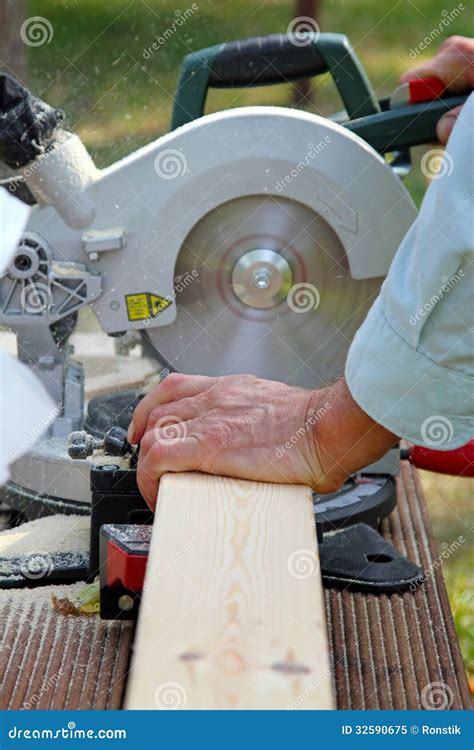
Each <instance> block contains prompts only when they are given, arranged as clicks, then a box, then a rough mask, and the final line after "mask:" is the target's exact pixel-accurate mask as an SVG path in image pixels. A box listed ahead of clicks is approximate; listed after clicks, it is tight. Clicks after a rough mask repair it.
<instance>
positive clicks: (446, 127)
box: [436, 104, 463, 144]
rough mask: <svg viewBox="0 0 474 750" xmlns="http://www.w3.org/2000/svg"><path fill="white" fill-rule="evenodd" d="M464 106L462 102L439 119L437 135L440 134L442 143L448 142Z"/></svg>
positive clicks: (439, 138)
mask: <svg viewBox="0 0 474 750" xmlns="http://www.w3.org/2000/svg"><path fill="white" fill-rule="evenodd" d="M462 107H463V105H462V104H461V105H460V106H459V107H455V109H452V110H451V112H447V113H446V114H445V115H443V116H442V117H441V118H440V119H439V120H438V124H437V125H436V135H437V136H438V140H439V142H440V143H443V144H445V143H446V142H447V140H448V138H449V136H450V135H451V131H452V129H453V128H454V125H455V124H456V120H457V119H458V117H459V113H460V112H461V110H462Z"/></svg>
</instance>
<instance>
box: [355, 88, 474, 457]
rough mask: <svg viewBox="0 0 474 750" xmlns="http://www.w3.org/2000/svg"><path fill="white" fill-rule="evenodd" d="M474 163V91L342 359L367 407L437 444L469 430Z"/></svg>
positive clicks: (472, 425) (394, 427)
mask: <svg viewBox="0 0 474 750" xmlns="http://www.w3.org/2000/svg"><path fill="white" fill-rule="evenodd" d="M437 151H438V150H437V149H436V150H432V151H431V152H428V157H427V159H430V158H436V157H437ZM428 163H429V162H428V161H427V160H425V164H428ZM473 167H474V95H471V96H470V97H469V99H468V101H467V103H466V104H465V106H464V108H463V110H462V112H461V115H460V116H459V118H458V120H457V123H456V125H455V128H454V130H453V132H452V134H451V137H450V139H449V142H448V145H447V148H446V151H445V153H444V157H443V160H442V162H441V165H440V170H439V172H438V174H437V175H436V176H435V178H434V179H433V180H432V182H431V184H430V186H429V188H428V190H427V192H426V195H425V198H424V201H423V204H422V206H421V209H420V214H419V216H418V218H417V219H416V221H415V222H414V224H413V225H412V227H411V228H410V230H409V231H408V233H407V235H406V236H405V239H404V240H403V242H402V244H401V245H400V247H399V249H398V252H397V254H396V256H395V258H394V260H393V263H392V266H391V269H390V272H389V274H388V276H387V278H386V280H385V282H384V284H383V286H382V289H381V292H380V295H379V297H378V298H377V300H376V301H375V303H374V305H373V307H372V308H371V310H370V311H369V314H368V315H367V318H366V320H365V321H364V323H363V324H362V326H361V328H360V329H359V331H358V332H357V334H356V336H355V338H354V341H353V342H352V345H351V348H350V350H349V354H348V358H347V363H346V373H345V374H346V381H347V384H348V387H349V390H350V391H351V394H352V396H353V398H354V399H355V401H357V403H358V404H359V406H360V407H361V408H362V409H363V410H364V411H365V412H366V413H367V414H369V415H370V416H371V417H372V418H373V419H375V420H376V421H377V422H379V423H380V424H382V425H383V426H384V427H386V428H387V429H388V430H390V431H391V432H393V433H395V434H396V435H400V436H401V437H404V438H406V439H407V440H409V441H411V442H412V443H415V444H416V445H425V446H428V447H434V448H438V449H440V450H450V449H453V448H457V447H458V446H461V445H464V444H465V443H467V442H468V441H469V440H471V439H472V438H473V436H474V273H473V270H474V267H473V263H474V200H473Z"/></svg>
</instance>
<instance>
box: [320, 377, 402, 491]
mask: <svg viewBox="0 0 474 750" xmlns="http://www.w3.org/2000/svg"><path fill="white" fill-rule="evenodd" d="M314 398H315V405H316V408H319V409H320V410H321V411H322V405H323V404H324V405H325V406H326V409H325V413H324V416H323V417H322V418H321V419H318V420H317V421H316V422H315V425H314V431H313V441H314V446H315V450H316V453H317V456H318V464H319V465H321V466H323V467H325V470H326V472H327V478H330V479H331V484H334V487H332V486H331V487H326V486H324V488H323V490H322V491H326V492H327V491H331V489H335V488H336V487H337V486H338V485H340V484H341V482H342V481H344V479H345V478H346V477H347V476H349V475H350V474H352V473H354V472H355V471H358V470H360V469H363V468H364V467H365V466H368V465H369V464H371V463H373V462H374V461H377V460H378V459H379V458H381V457H382V456H383V455H385V453H386V452H387V451H388V450H389V449H390V448H392V447H393V445H395V444H396V442H397V440H398V437H397V436H396V435H394V434H393V433H392V432H390V431H389V430H387V429H386V428H385V427H383V426H382V425H381V424H379V423H378V422H376V421H375V420H374V419H372V417H370V416H369V415H368V414H367V413H366V412H365V411H364V410H363V409H362V408H361V407H360V406H359V404H358V403H357V402H356V401H355V400H354V398H353V397H352V395H351V392H350V390H349V388H348V386H347V383H346V380H345V378H344V377H342V378H340V379H339V380H337V381H336V382H335V383H333V384H331V385H330V386H328V387H327V388H323V389H322V390H320V391H316V392H315V395H314Z"/></svg>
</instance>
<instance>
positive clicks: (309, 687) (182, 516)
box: [126, 474, 333, 709]
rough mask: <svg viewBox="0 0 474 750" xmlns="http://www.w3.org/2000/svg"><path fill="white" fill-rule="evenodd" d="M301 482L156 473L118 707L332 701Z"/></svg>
mask: <svg viewBox="0 0 474 750" xmlns="http://www.w3.org/2000/svg"><path fill="white" fill-rule="evenodd" d="M332 707H333V695H332V683H331V674H330V669H329V658H328V646H327V635H326V622H325V614H324V608H323V598H322V589H321V579H320V575H319V569H318V557H317V543H316V536H315V525H314V517H313V511H312V502H311V492H310V490H309V489H308V488H307V487H296V486H285V485H277V484H265V483H260V482H247V481H240V480H235V479H226V478H223V477H211V476H209V475H206V474H168V475H166V476H165V477H163V479H162V480H161V483H160V491H159V495H158V506H157V514H156V519H155V523H154V529H153V538H152V543H151V550H150V556H149V560H148V567H147V577H146V581H145V589H144V593H143V598H142V603H141V609H140V616H139V622H138V632H137V637H136V640H135V646H134V657H133V660H132V668H131V674H130V678H129V682H128V687H127V699H126V708H131V709H175V708H186V709H244V708H245V709H248V708H250V709H285V708H299V709H315V708H332Z"/></svg>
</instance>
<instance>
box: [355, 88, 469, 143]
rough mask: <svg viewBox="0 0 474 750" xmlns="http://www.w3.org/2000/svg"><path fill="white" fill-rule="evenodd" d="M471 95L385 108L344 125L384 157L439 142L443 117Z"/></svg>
mask: <svg viewBox="0 0 474 750" xmlns="http://www.w3.org/2000/svg"><path fill="white" fill-rule="evenodd" d="M470 94H472V91H466V92H465V93H461V94H455V95H453V96H449V95H447V96H443V97H442V98H440V99H435V100H434V101H431V102H420V103H419V104H407V105H406V106H405V107H395V108H394V109H385V108H384V107H383V106H382V109H383V111H382V112H379V113H378V114H376V115H368V116H366V117H358V118H356V119H352V120H347V121H344V122H341V124H342V125H344V127H346V128H348V130H352V132H353V133H356V134H357V135H358V136H360V138H363V139H364V141H366V142H367V143H370V145H371V146H372V148H374V149H375V150H376V151H378V152H379V153H381V154H385V153H387V152H390V151H399V150H403V149H407V148H410V147H411V146H419V145H421V144H423V143H435V142H436V141H437V140H438V137H437V135H436V125H437V123H438V120H439V119H440V117H442V116H443V115H445V114H446V113H447V112H450V111H451V110H452V109H455V108H456V107H458V106H460V105H461V104H464V103H465V101H466V100H467V98H468V97H469V96H470ZM381 103H382V104H383V102H381Z"/></svg>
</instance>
